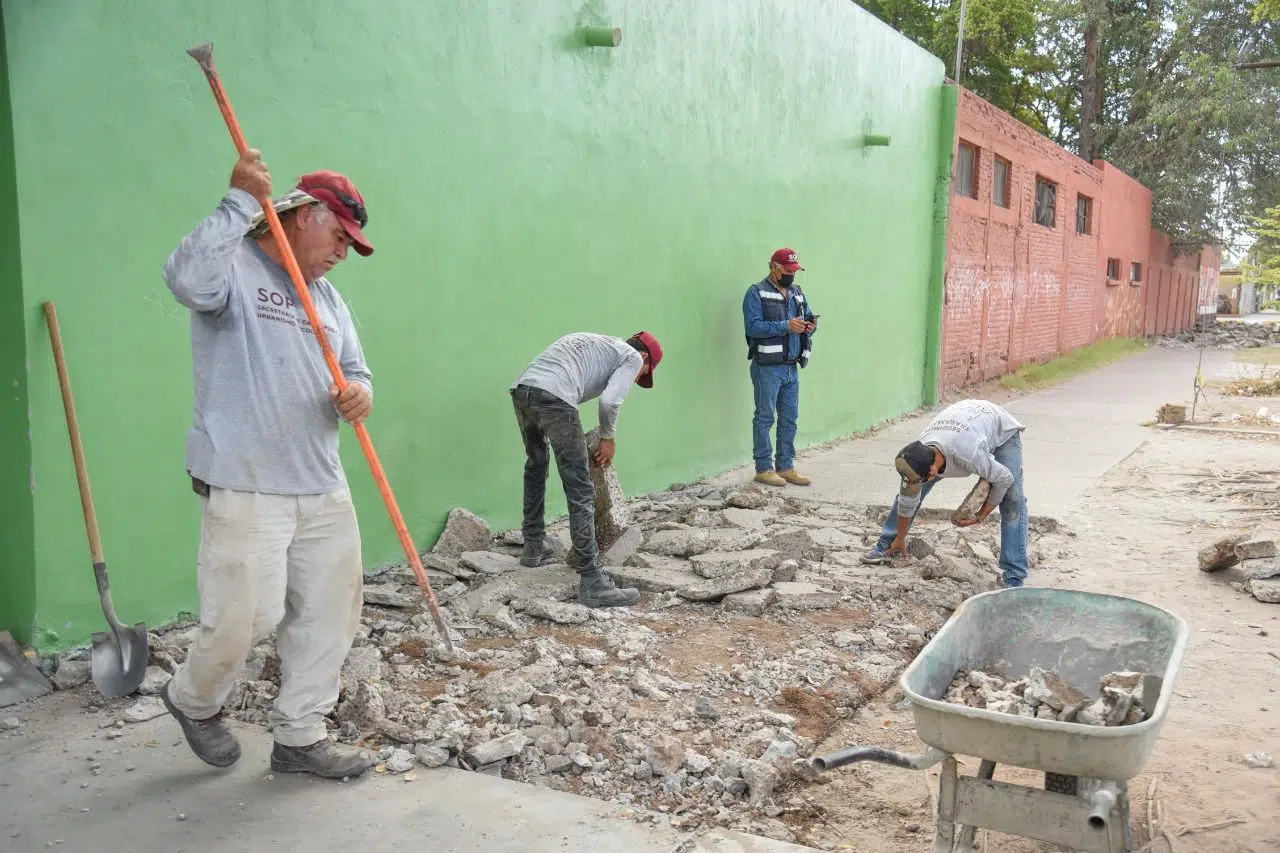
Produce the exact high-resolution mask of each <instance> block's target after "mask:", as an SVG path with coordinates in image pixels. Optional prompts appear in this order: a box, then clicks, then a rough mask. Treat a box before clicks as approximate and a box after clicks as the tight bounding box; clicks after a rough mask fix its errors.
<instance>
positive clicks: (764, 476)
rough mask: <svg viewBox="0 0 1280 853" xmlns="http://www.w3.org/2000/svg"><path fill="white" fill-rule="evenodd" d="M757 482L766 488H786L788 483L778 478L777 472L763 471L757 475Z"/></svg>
mask: <svg viewBox="0 0 1280 853" xmlns="http://www.w3.org/2000/svg"><path fill="white" fill-rule="evenodd" d="M756 482H757V483H764V484H765V485H766V486H785V485H786V484H787V481H786V480H784V479H782V478H781V477H779V476H778V472H777V471H761V472H760V473H758V474H756Z"/></svg>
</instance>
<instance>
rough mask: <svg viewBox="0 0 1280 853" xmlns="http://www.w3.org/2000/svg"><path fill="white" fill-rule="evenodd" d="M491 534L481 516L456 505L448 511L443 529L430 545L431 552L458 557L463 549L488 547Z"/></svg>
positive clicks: (473, 549) (478, 549)
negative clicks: (432, 544)
mask: <svg viewBox="0 0 1280 853" xmlns="http://www.w3.org/2000/svg"><path fill="white" fill-rule="evenodd" d="M492 537H493V534H492V533H490V531H489V525H488V524H487V523H486V522H485V520H484V519H483V518H481V517H480V516H478V515H476V514H475V513H473V512H469V511H467V510H465V509H463V508H461V507H457V508H455V509H453V510H450V512H449V518H448V520H447V521H445V525H444V530H443V531H442V532H441V533H440V538H439V539H437V540H436V544H435V545H434V546H433V547H432V549H431V553H433V554H440V555H442V556H445V557H458V556H461V555H462V553H463V552H464V551H483V550H484V549H486V548H488V547H489V541H490V540H491V539H492Z"/></svg>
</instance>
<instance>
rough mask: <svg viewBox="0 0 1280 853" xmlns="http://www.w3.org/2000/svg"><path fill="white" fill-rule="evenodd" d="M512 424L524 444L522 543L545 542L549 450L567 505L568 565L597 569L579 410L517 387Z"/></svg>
mask: <svg viewBox="0 0 1280 853" xmlns="http://www.w3.org/2000/svg"><path fill="white" fill-rule="evenodd" d="M511 401H512V403H513V404H514V405H515V410H516V424H517V425H518V426H519V428H520V436H521V438H522V439H523V440H524V452H525V462H524V523H523V525H522V526H521V532H522V533H523V534H524V541H525V543H526V544H530V543H531V544H534V545H537V544H540V543H542V542H544V541H545V540H546V533H547V528H546V517H545V516H546V498H547V477H548V476H549V475H550V473H551V468H550V459H549V458H548V455H547V446H548V444H550V449H551V452H552V453H554V454H555V457H556V468H557V470H558V471H559V472H560V482H561V484H563V486H564V496H565V500H566V501H567V502H568V504H569V536H570V538H571V539H572V540H573V555H572V557H571V560H570V561H571V562H572V564H573V565H574V566H575V567H576V568H577V570H578V571H579V572H589V571H592V570H595V569H598V568H599V556H598V554H599V552H598V550H597V547H596V493H595V487H594V486H592V485H591V472H590V468H589V467H588V466H589V464H590V463H589V462H588V459H587V437H586V435H585V434H583V432H582V421H581V420H580V419H579V418H578V409H577V407H575V406H570V405H569V404H568V403H566V402H565V401H564V400H561V399H560V398H559V397H556V396H555V395H554V394H551V393H549V392H547V391H543V390H542V389H541V388H530V387H528V386H527V385H519V386H517V387H516V388H515V389H514V390H513V391H512V392H511Z"/></svg>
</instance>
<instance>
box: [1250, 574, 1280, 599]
mask: <svg viewBox="0 0 1280 853" xmlns="http://www.w3.org/2000/svg"><path fill="white" fill-rule="evenodd" d="M1249 594H1250V595H1252V596H1253V597H1254V598H1256V599H1258V600H1259V601H1261V602H1263V603H1265V604H1280V579H1277V578H1265V579H1261V580H1251V581H1249Z"/></svg>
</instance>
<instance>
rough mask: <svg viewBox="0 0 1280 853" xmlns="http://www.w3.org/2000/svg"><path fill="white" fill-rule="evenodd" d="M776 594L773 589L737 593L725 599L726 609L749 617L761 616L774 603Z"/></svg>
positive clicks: (766, 588)
mask: <svg viewBox="0 0 1280 853" xmlns="http://www.w3.org/2000/svg"><path fill="white" fill-rule="evenodd" d="M773 598H774V592H773V590H772V589H771V588H769V587H765V588H764V589H753V590H750V591H749V592H735V593H733V594H731V595H726V596H725V597H724V603H723V606H724V609H725V610H730V611H733V612H735V613H745V614H746V615H748V616H760V615H762V614H763V613H764V612H765V610H767V609H768V608H769V605H770V604H772V603H773Z"/></svg>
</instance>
